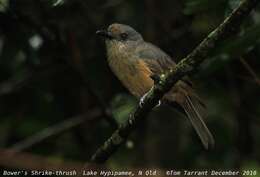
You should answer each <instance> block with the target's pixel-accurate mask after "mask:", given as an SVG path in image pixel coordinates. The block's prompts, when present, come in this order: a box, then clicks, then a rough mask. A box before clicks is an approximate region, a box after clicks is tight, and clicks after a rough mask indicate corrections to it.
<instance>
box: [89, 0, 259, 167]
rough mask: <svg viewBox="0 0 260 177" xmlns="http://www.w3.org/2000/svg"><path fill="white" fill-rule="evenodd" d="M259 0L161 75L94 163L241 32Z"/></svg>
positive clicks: (248, 0)
mask: <svg viewBox="0 0 260 177" xmlns="http://www.w3.org/2000/svg"><path fill="white" fill-rule="evenodd" d="M258 2H259V0H243V1H241V3H240V4H239V6H238V8H236V9H235V10H234V11H233V12H232V13H231V14H230V15H229V16H228V17H227V18H226V19H225V20H224V22H223V23H222V24H221V25H220V26H219V27H217V28H216V29H215V30H214V31H213V32H211V33H210V34H209V35H208V36H207V37H206V38H205V39H204V40H203V41H202V42H201V43H200V44H199V45H198V46H197V47H196V48H195V49H194V50H193V51H192V52H191V53H190V54H189V55H188V56H187V57H186V58H184V59H183V60H181V61H180V62H179V63H178V64H177V65H176V67H175V68H172V69H171V70H170V71H169V72H168V73H166V74H162V75H161V76H160V80H159V82H157V83H155V85H154V87H153V88H152V89H151V90H150V91H149V93H148V94H147V96H146V97H145V99H144V104H143V106H142V107H140V106H139V107H137V108H136V110H135V112H134V113H133V114H131V115H130V117H129V119H128V121H127V122H126V123H124V124H122V125H121V126H120V127H119V129H117V130H116V131H115V132H114V133H113V134H112V136H111V137H110V138H109V139H108V140H107V141H106V142H105V143H104V144H103V145H102V146H101V147H100V148H99V149H98V150H97V151H96V153H95V154H94V155H93V156H92V158H91V161H92V162H94V163H104V162H105V161H106V160H107V159H108V158H109V157H110V156H111V155H112V154H113V153H114V152H115V151H116V150H117V149H118V147H119V146H120V145H121V144H122V143H124V142H125V140H126V138H127V137H128V135H129V134H130V133H131V131H132V130H134V129H135V128H136V127H137V126H138V125H139V122H141V121H142V120H143V119H144V118H145V117H146V116H147V115H148V113H149V112H150V111H151V110H152V109H153V107H154V106H156V105H157V103H158V101H159V100H160V99H161V98H162V97H163V95H164V94H165V93H166V92H168V91H169V90H170V89H171V88H172V87H173V86H174V84H175V83H176V82H177V81H178V80H179V79H181V78H182V77H183V76H185V75H187V74H190V73H191V72H193V71H194V70H195V69H196V68H197V67H198V66H199V64H201V63H202V62H203V61H204V60H205V58H206V57H207V56H208V55H209V53H210V52H211V51H212V49H213V48H215V46H216V44H217V42H219V41H221V40H223V39H226V38H227V37H229V36H231V35H234V34H235V33H236V32H238V31H239V27H240V25H241V23H242V20H243V19H245V17H247V16H248V15H249V13H250V11H251V10H252V9H253V8H254V7H255V6H256V5H257V3H258Z"/></svg>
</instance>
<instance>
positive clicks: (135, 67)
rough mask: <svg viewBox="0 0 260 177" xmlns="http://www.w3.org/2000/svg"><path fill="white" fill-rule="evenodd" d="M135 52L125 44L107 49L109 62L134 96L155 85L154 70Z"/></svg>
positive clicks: (142, 93) (139, 95)
mask: <svg viewBox="0 0 260 177" xmlns="http://www.w3.org/2000/svg"><path fill="white" fill-rule="evenodd" d="M133 52H134V51H129V49H127V48H126V47H125V46H123V45H121V46H112V47H110V48H109V49H108V50H107V55H108V63H109V66H110V68H111V70H112V71H113V73H114V74H115V75H116V76H117V77H118V79H119V80H120V81H121V82H122V83H123V85H124V86H125V87H126V88H127V89H128V90H129V91H130V92H131V93H132V94H133V95H134V96H136V97H141V96H143V95H144V94H145V93H146V92H147V91H149V89H150V88H151V87H152V86H153V80H152V79H151V78H150V75H152V72H151V71H150V69H149V68H148V67H147V65H146V64H145V62H144V61H143V60H142V59H140V58H136V56H135V55H134V53H133Z"/></svg>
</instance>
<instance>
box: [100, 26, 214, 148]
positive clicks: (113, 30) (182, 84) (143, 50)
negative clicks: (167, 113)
mask: <svg viewBox="0 0 260 177" xmlns="http://www.w3.org/2000/svg"><path fill="white" fill-rule="evenodd" d="M97 33H98V34H100V35H102V36H104V37H106V48H107V56H108V63H109V66H110V68H111V69H112V71H113V72H114V74H115V75H116V76H117V77H118V79H119V80H120V81H121V82H122V83H123V85H124V86H125V87H126V88H127V89H128V90H129V91H130V92H131V93H132V94H133V95H134V96H136V97H138V98H141V97H142V96H144V95H145V93H147V92H148V91H149V90H150V89H151V87H152V86H153V84H154V83H153V80H152V79H151V77H150V76H151V75H153V74H162V73H163V72H165V71H167V70H169V69H170V68H173V67H174V66H175V65H176V64H175V62H174V61H173V60H172V59H171V58H170V57H169V56H168V55H167V54H166V53H165V52H163V51H162V50H161V49H159V48H158V47H156V46H154V45H153V44H151V43H148V42H145V41H144V40H143V38H142V36H141V35H140V34H139V33H138V32H136V31H135V30H134V29H133V28H131V27H130V26H127V25H122V24H112V25H110V26H109V27H108V29H107V30H106V31H98V32H97ZM162 102H163V103H167V104H170V105H172V106H174V107H175V108H179V110H181V111H182V112H183V113H185V114H186V115H187V117H188V118H189V120H190V121H191V124H192V125H193V127H194V129H195V130H196V132H197V134H198V136H199V137H200V139H201V141H202V143H203V145H204V147H205V148H206V149H208V147H209V146H213V145H214V139H213V136H212V134H211V133H210V131H209V130H208V128H207V126H206V124H205V123H204V121H203V119H202V117H203V116H204V115H205V106H204V104H203V102H202V101H201V99H200V98H199V96H198V95H197V94H196V93H195V92H194V90H193V88H192V83H191V81H190V80H189V79H188V78H184V79H182V80H180V81H178V82H177V83H176V84H175V86H174V87H173V88H172V89H171V91H169V92H168V93H167V94H165V96H164V97H163V99H162Z"/></svg>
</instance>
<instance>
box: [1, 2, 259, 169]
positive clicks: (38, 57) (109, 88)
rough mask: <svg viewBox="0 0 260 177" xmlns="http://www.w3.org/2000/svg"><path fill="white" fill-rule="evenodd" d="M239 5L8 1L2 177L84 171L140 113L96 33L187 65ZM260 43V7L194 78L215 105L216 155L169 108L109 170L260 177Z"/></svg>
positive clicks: (158, 112) (211, 107)
mask: <svg viewBox="0 0 260 177" xmlns="http://www.w3.org/2000/svg"><path fill="white" fill-rule="evenodd" d="M239 2H240V1H239V0H217V1H211V0H182V1H180V0H164V1H156V0H144V1H140V0H132V1H126V0H105V1H104V0H95V1H91V0H37V1H35V0H0V121H1V123H0V134H1V136H0V148H1V149H0V169H31V168H33V167H35V166H33V165H37V164H38V162H39V161H43V159H44V160H46V159H47V160H48V161H52V163H53V164H55V163H59V164H63V163H64V164H65V163H66V164H68V163H69V162H73V164H74V165H75V164H83V163H86V162H87V161H89V159H90V157H91V155H92V154H93V153H94V152H95V150H96V149H97V148H98V147H99V146H100V145H101V144H102V143H103V142H104V141H105V140H106V139H107V138H108V137H109V136H110V135H111V133H112V132H113V131H114V130H115V129H116V128H117V126H118V124H120V123H122V122H124V121H125V120H126V119H127V118H128V116H129V114H130V113H131V111H132V110H133V109H134V108H135V106H136V105H137V104H138V100H136V99H135V98H134V97H132V96H131V95H130V94H129V93H128V92H127V90H126V89H125V88H124V87H123V86H122V85H121V83H120V82H119V81H118V80H117V79H116V78H115V76H114V75H113V74H112V73H111V71H110V69H109V68H108V65H107V62H106V53H105V46H104V41H103V40H102V39H101V38H98V37H97V36H96V35H95V32H96V30H98V29H103V28H106V27H107V26H108V25H109V24H111V23H114V22H119V23H124V24H128V25H130V26H133V27H134V28H135V29H136V30H137V31H139V32H140V33H141V34H142V35H143V37H144V39H145V40H146V41H149V42H152V43H154V44H156V45H157V46H159V47H160V48H162V49H163V50H164V51H166V52H167V53H168V54H169V55H170V56H172V57H173V59H174V60H175V61H176V62H177V61H179V60H180V59H182V58H183V57H185V56H186V55H187V54H188V53H189V52H191V51H192V49H194V47H196V45H198V44H199V42H200V41H201V40H202V39H203V38H204V37H206V36H207V34H208V33H209V32H211V31H212V30H213V29H214V28H215V27H217V26H218V25H219V24H220V23H221V22H222V21H223V20H224V18H225V17H226V16H227V15H228V14H229V13H230V12H231V11H232V9H234V8H235V7H237V5H238V3H239ZM259 39H260V7H258V8H256V10H255V11H254V12H253V13H251V15H250V16H249V17H248V18H247V20H246V21H245V23H243V26H242V29H241V32H240V33H239V34H237V35H236V36H234V37H233V38H231V39H227V40H225V41H223V42H221V43H219V44H218V47H217V48H216V49H215V50H214V51H213V52H212V53H211V55H210V56H209V60H207V61H206V62H205V63H203V65H202V66H201V67H200V68H199V69H198V71H196V73H194V74H193V75H191V76H190V77H191V78H192V79H193V81H194V82H195V85H196V90H197V92H198V93H199V95H200V96H201V97H202V98H203V99H204V101H205V103H206V104H207V111H208V116H207V119H206V122H207V125H208V127H209V129H210V130H211V132H212V133H213V135H214V137H215V141H216V147H215V148H214V149H213V150H210V151H206V150H204V148H203V146H202V144H201V142H200V140H199V138H198V137H197V135H196V133H195V131H194V130H193V129H192V127H191V125H190V123H189V122H188V120H187V119H185V117H184V116H183V115H181V114H179V113H178V112H176V111H174V110H172V109H170V108H168V107H160V108H157V109H155V110H154V111H153V112H152V113H151V114H150V116H149V117H148V118H147V119H146V120H145V121H144V122H143V123H142V125H140V126H139V127H138V129H137V130H136V131H135V132H133V133H132V135H131V136H130V137H129V139H128V141H127V142H126V143H125V144H124V145H123V146H122V147H121V148H120V149H119V151H118V152H117V153H116V154H114V155H113V156H112V157H111V158H110V159H109V161H108V162H107V163H106V166H107V167H109V168H111V169H127V168H157V169H169V168H175V169H176V168H177V169H200V168H202V169H205V168H206V169H207V168H208V169H237V168H240V169H259V170H260V151H259V149H260V141H259V139H260V129H259V126H260V80H259V77H260V70H259V68H260V60H259V57H260V50H259V49H260V40H259ZM9 150H11V151H12V152H16V154H17V156H10V154H9V152H10V151H9ZM19 154H26V156H22V157H24V158H18V157H20V156H19ZM35 156H37V158H38V160H35ZM16 157H17V158H16ZM25 157H26V158H25ZM37 158H36V159H37ZM41 158H42V159H41ZM39 159H40V160H39ZM21 161H22V162H21ZM38 165H39V167H41V164H38ZM46 168H48V167H47V166H46ZM259 173H260V171H259Z"/></svg>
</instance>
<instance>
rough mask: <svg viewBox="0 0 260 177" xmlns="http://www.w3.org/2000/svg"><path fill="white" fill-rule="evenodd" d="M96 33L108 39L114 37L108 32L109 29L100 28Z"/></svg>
mask: <svg viewBox="0 0 260 177" xmlns="http://www.w3.org/2000/svg"><path fill="white" fill-rule="evenodd" d="M96 34H97V35H99V36H102V37H105V38H107V39H112V38H113V36H112V34H111V33H110V32H108V31H107V30H98V31H97V32H96Z"/></svg>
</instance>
